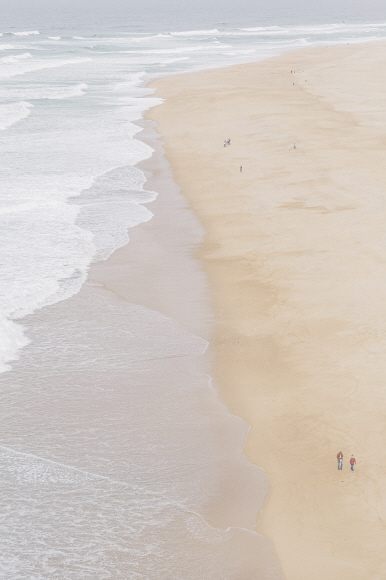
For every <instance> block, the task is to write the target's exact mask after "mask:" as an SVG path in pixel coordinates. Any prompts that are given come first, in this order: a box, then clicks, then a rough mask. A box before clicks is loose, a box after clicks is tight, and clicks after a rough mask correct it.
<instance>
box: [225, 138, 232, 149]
mask: <svg viewBox="0 0 386 580" xmlns="http://www.w3.org/2000/svg"><path fill="white" fill-rule="evenodd" d="M230 144H231V140H230V139H228V141H224V147H226V146H227V145H230Z"/></svg>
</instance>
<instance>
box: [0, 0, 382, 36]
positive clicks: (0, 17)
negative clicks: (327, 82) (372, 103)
mask: <svg viewBox="0 0 386 580" xmlns="http://www.w3.org/2000/svg"><path fill="white" fill-rule="evenodd" d="M178 15H185V18H184V19H183V20H184V21H185V22H186V20H187V19H189V18H190V20H191V24H192V27H193V26H194V27H196V26H197V25H200V24H203V25H204V24H205V23H207V24H208V25H210V24H213V23H216V22H221V21H227V22H228V23H229V24H231V23H234V24H235V25H238V24H240V23H242V24H243V25H244V24H245V25H248V24H250V25H251V26H253V25H256V22H257V21H261V23H264V22H263V21H267V22H270V21H271V22H275V21H277V22H278V23H279V22H280V23H284V22H287V23H288V24H291V23H302V21H303V22H319V23H321V22H334V21H339V20H352V21H357V20H362V21H363V20H365V21H371V20H374V21H375V20H376V21H379V20H383V19H384V20H386V0H0V30H3V29H4V27H7V26H8V27H9V26H16V27H19V26H24V25H26V24H28V23H30V24H33V23H34V24H36V25H38V24H39V25H40V26H42V24H44V21H45V19H47V22H48V21H50V23H51V24H53V23H54V22H56V23H57V24H58V25H59V23H60V21H61V20H62V19H65V20H67V19H73V20H74V22H75V21H79V20H81V21H84V23H85V24H86V23H89V24H92V22H98V21H100V22H102V21H103V19H104V18H106V17H108V18H112V19H130V21H131V22H132V23H133V21H136V20H138V22H140V23H141V26H144V25H145V24H146V21H147V20H148V22H149V24H152V25H154V22H159V24H160V26H162V27H163V28H164V27H165V26H167V24H168V21H170V24H172V23H173V21H177V20H180V19H179V18H178ZM152 28H153V26H152Z"/></svg>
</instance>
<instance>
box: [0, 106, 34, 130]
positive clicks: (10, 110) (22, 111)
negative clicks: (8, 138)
mask: <svg viewBox="0 0 386 580" xmlns="http://www.w3.org/2000/svg"><path fill="white" fill-rule="evenodd" d="M32 107H33V105H31V103H27V102H26V101H21V102H20V103H11V104H9V105H0V130H1V131H4V129H7V128H8V127H11V125H14V124H15V123H17V122H18V121H21V119H25V118H26V117H28V115H29V114H30V112H31V109H32Z"/></svg>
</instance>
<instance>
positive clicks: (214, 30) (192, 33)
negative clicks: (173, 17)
mask: <svg viewBox="0 0 386 580" xmlns="http://www.w3.org/2000/svg"><path fill="white" fill-rule="evenodd" d="M218 33H219V31H218V30H217V28H212V29H211V30H186V31H183V32H171V33H170V34H171V35H172V36H208V35H212V34H218Z"/></svg>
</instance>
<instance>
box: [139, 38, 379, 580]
mask: <svg viewBox="0 0 386 580" xmlns="http://www.w3.org/2000/svg"><path fill="white" fill-rule="evenodd" d="M384 46H385V44H384V43H374V44H372V43H366V44H362V45H350V46H343V47H341V46H338V47H331V46H330V47H328V50H326V48H327V47H323V48H316V49H315V48H313V49H301V50H296V51H293V52H291V53H286V54H284V55H281V56H280V57H274V58H272V59H270V60H268V61H263V62H257V63H252V64H243V65H233V66H230V67H227V68H224V69H217V70H211V71H203V72H198V73H189V74H185V75H179V76H174V77H166V78H164V79H158V80H156V81H152V82H151V83H149V85H148V86H149V87H150V88H156V89H157V90H156V96H161V97H162V98H163V99H164V101H165V102H164V103H163V104H162V105H159V106H156V107H154V108H152V109H151V110H150V111H149V112H148V113H147V115H146V118H148V119H151V120H153V121H156V122H157V123H158V131H159V132H160V133H161V134H162V138H163V140H164V141H165V150H166V158H167V159H168V161H169V162H170V164H171V166H172V170H173V176H174V179H175V181H176V182H177V184H178V185H179V186H180V187H181V191H182V194H183V195H184V197H185V198H186V199H187V200H188V202H189V205H190V207H191V208H192V210H193V211H194V213H195V215H196V216H197V217H198V218H199V220H200V222H201V223H202V225H203V227H204V229H205V232H206V236H205V241H204V244H203V246H202V250H201V252H200V257H201V260H202V263H203V265H204V269H205V272H206V273H207V276H208V280H209V286H210V290H211V296H212V305H213V308H214V311H215V328H216V330H215V338H214V341H213V351H214V357H215V369H216V370H215V379H216V382H217V384H218V385H219V388H220V393H221V396H222V400H223V401H224V402H225V403H226V405H227V406H228V408H229V409H230V411H231V413H234V414H236V415H238V416H240V417H242V418H243V419H244V420H245V421H247V423H248V424H249V425H250V432H249V435H248V439H247V443H246V446H245V449H244V452H245V454H246V456H247V457H248V459H249V460H250V461H252V462H253V463H254V464H256V465H259V466H261V467H262V468H263V469H264V470H265V472H266V473H267V477H268V480H269V484H270V490H269V493H268V496H267V499H266V501H265V505H264V509H263V513H262V517H261V518H260V521H259V522H258V525H257V527H256V530H257V531H258V532H259V533H262V534H263V535H265V536H267V537H268V538H269V539H270V540H271V541H273V545H274V547H275V550H276V553H277V554H278V557H279V560H280V563H281V565H282V567H283V570H284V574H285V577H286V578H287V580H306V579H307V580H309V578H313V579H315V580H322V579H323V580H324V579H325V578H327V577H328V578H331V579H335V578H336V579H337V580H338V579H339V580H342V579H343V580H344V579H346V578H347V579H348V578H351V579H352V578H354V579H358V580H359V579H360V580H365V578H366V579H367V578H368V577H369V574H373V575H374V574H381V575H382V572H381V571H382V570H386V558H384V556H383V553H382V545H383V543H384V541H386V525H385V523H384V521H383V519H382V515H381V514H382V510H383V506H384V505H385V502H386V498H385V497H384V496H383V492H382V489H384V488H385V486H383V487H382V484H383V483H385V484H386V470H385V469H384V468H383V464H384V461H383V458H384V455H385V454H384V452H383V449H382V440H381V437H380V436H379V430H380V429H381V425H382V416H383V413H385V412H386V402H385V401H384V400H383V395H382V390H383V375H384V371H386V368H384V367H385V363H384V362H383V360H382V355H383V342H382V341H383V336H384V334H386V328H385V325H384V323H382V318H383V317H382V315H381V313H382V312H383V306H382V304H383V296H382V291H381V289H382V284H383V283H384V275H383V272H382V267H381V265H382V264H383V261H384V257H383V254H382V247H383V241H382V240H383V221H382V219H383V217H384V215H385V212H386V209H385V207H384V203H383V195H382V194H383V174H382V169H381V168H382V166H383V164H384V161H385V160H384V156H385V155H384V153H383V146H382V144H383V130H382V127H383V126H384V125H385V124H386V121H385V120H384V114H383V110H382V105H381V103H382V98H383V97H382V95H383V90H384V88H385V87H384V84H385V81H384V80H383V77H382V70H383V67H384V65H385V60H386V57H385V56H383V54H382V48H383V47H384ZM291 70H296V72H295V73H291ZM227 138H231V146H230V147H227V148H223V141H224V139H227ZM294 145H295V146H294ZM240 165H242V166H243V171H242V173H241V172H240V171H239V166H240ZM385 219H386V218H385ZM374 421H375V423H376V424H377V425H379V427H374ZM341 448H343V452H344V454H345V461H346V463H345V470H344V471H343V474H342V477H343V479H342V477H341V476H340V473H341V472H338V471H337V469H336V453H337V452H338V451H339V450H340V449H341ZM351 453H355V454H357V460H358V459H359V457H360V460H359V461H358V465H357V468H356V472H355V473H354V474H351V473H350V472H349V469H348V467H347V465H348V461H347V459H348V457H349V456H350V455H351ZM372 577H373V576H372ZM374 577H376V576H374ZM379 577H380V576H379Z"/></svg>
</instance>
